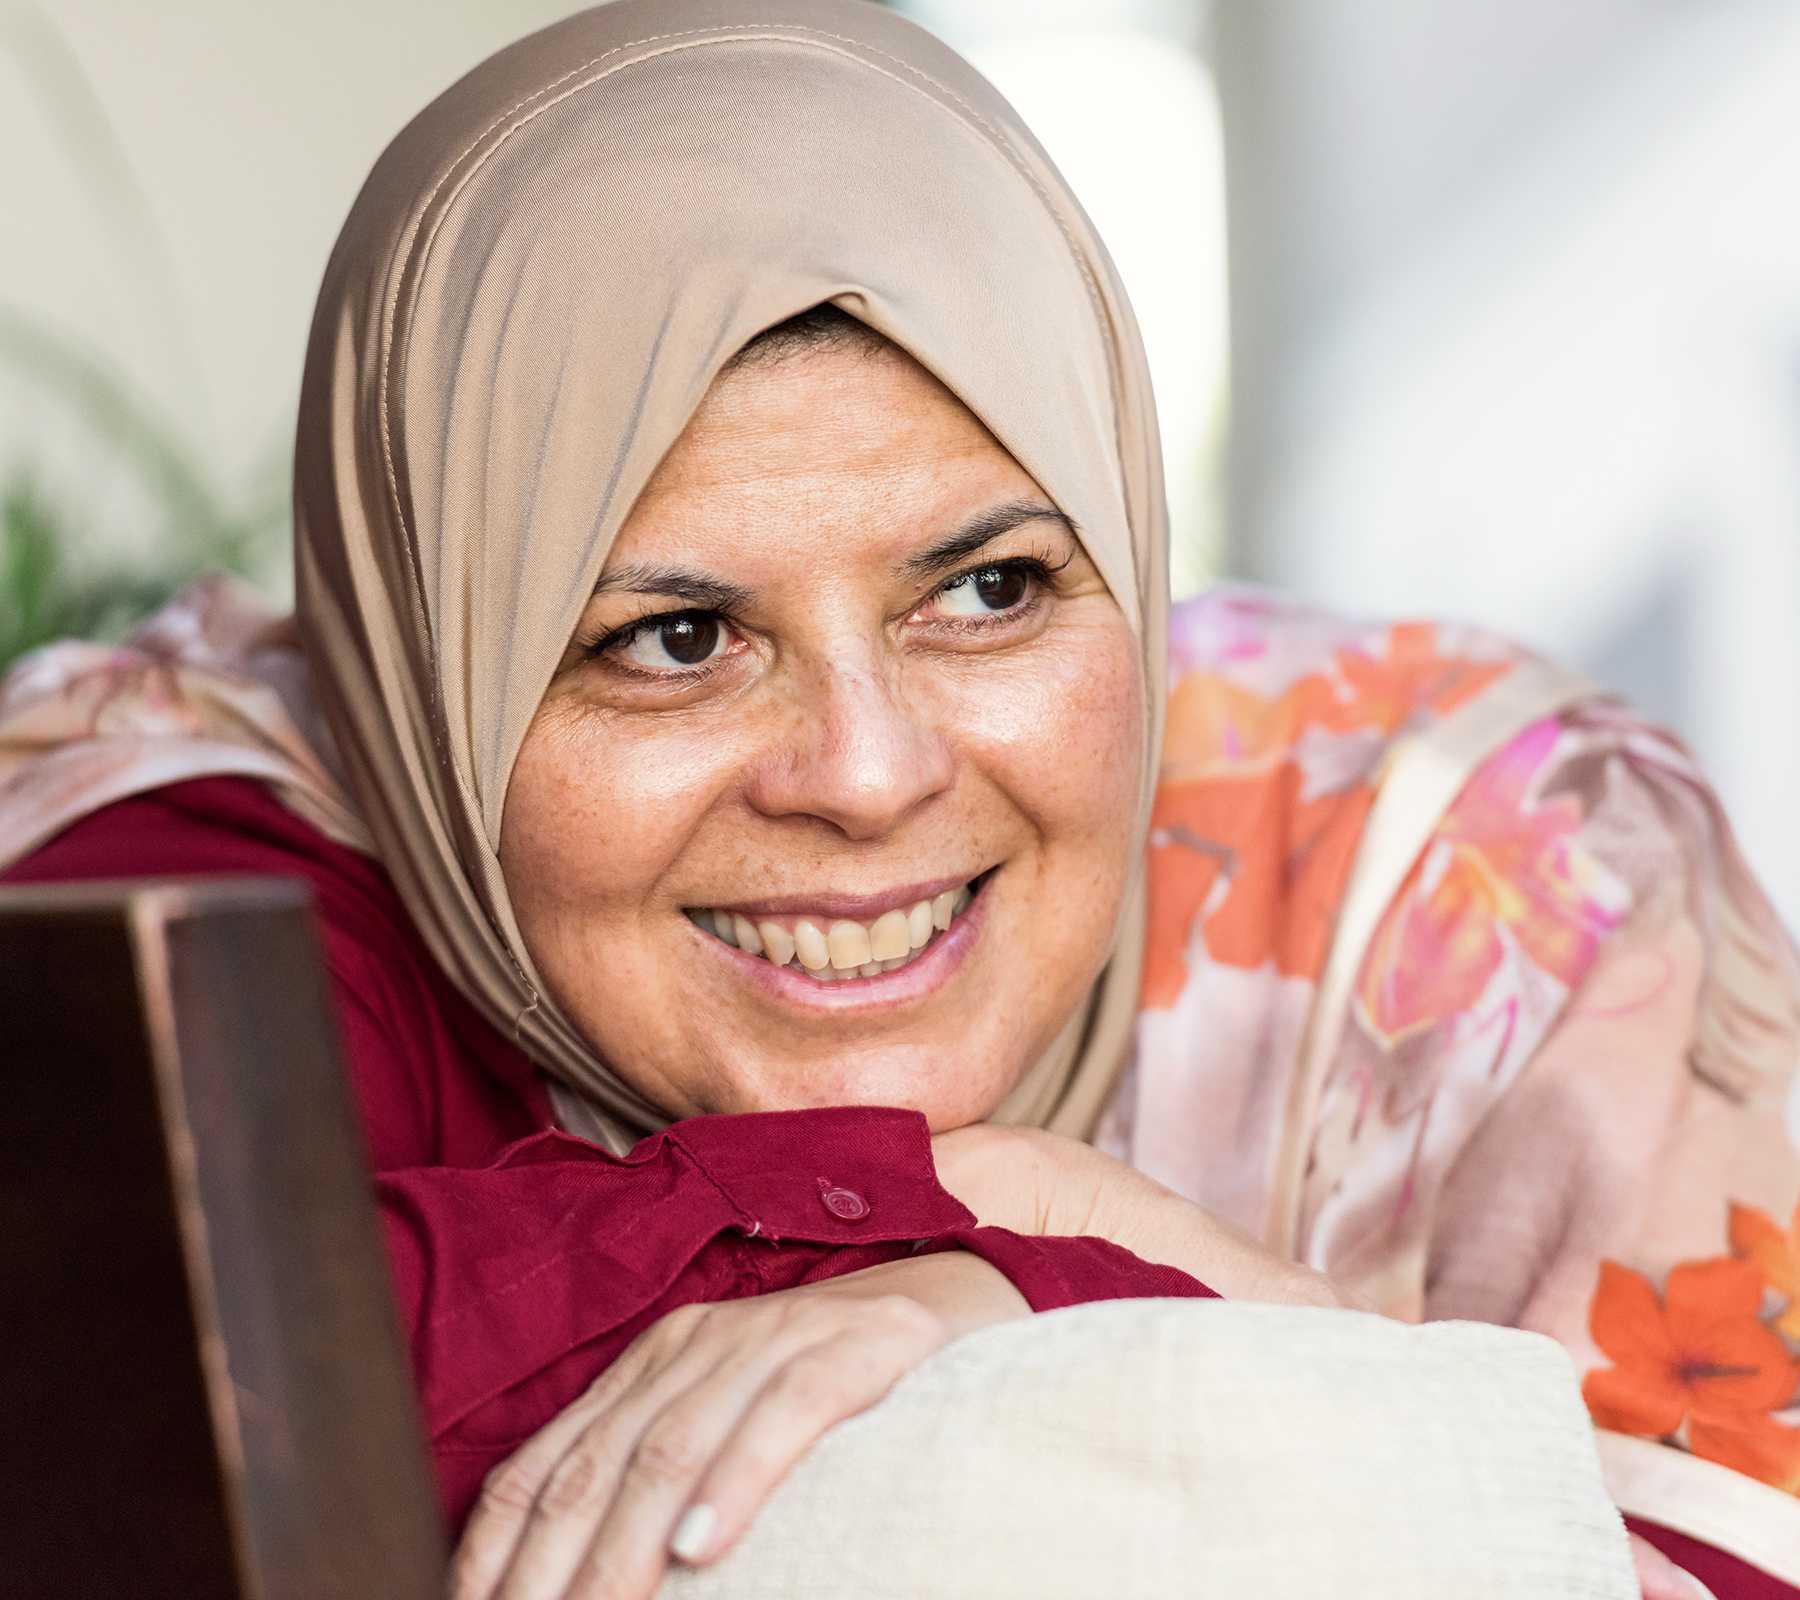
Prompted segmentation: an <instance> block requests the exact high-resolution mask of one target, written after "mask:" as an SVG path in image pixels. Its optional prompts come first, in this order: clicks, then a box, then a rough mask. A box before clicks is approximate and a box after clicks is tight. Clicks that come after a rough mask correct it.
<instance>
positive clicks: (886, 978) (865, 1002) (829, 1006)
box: [694, 873, 994, 1011]
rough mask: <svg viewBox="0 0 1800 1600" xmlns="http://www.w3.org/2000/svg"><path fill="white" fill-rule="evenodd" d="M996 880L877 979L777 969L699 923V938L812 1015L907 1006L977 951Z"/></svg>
mask: <svg viewBox="0 0 1800 1600" xmlns="http://www.w3.org/2000/svg"><path fill="white" fill-rule="evenodd" d="M993 876H994V874H992V873H990V874H989V875H988V878H987V879H985V880H983V881H982V884H981V892H979V893H977V894H976V895H975V896H974V898H973V899H972V900H971V901H970V902H969V904H968V906H967V908H966V909H965V910H963V911H961V912H960V913H959V914H957V915H956V916H954V917H953V918H952V919H951V920H950V925H949V927H948V928H946V929H944V930H942V931H940V932H936V933H935V934H934V935H933V937H932V939H931V940H930V942H929V943H928V944H926V945H925V946H924V947H923V948H922V949H920V950H917V951H914V952H913V953H912V954H911V956H910V957H909V958H908V959H907V960H906V961H905V963H904V964H903V965H896V966H895V967H894V968H893V969H892V970H891V971H886V972H879V973H875V974H874V975H872V976H867V977H864V976H857V977H843V978H835V979H821V978H819V977H816V976H814V975H813V974H812V973H810V972H809V971H808V970H807V969H806V968H805V967H804V966H802V965H800V964H799V963H798V961H795V962H792V963H789V964H786V965H779V966H778V965H776V964H775V963H774V962H772V961H770V960H768V959H767V958H766V957H765V956H761V955H751V954H749V953H747V952H746V951H743V950H739V949H737V948H735V947H733V946H732V945H729V944H726V943H725V941H724V940H722V939H720V938H718V937H717V936H716V935H714V934H711V933H708V932H706V931H704V930H703V929H701V928H700V927H699V926H697V925H696V926H695V927H694V936H695V937H696V938H697V939H699V940H700V941H701V942H702V943H704V944H705V945H706V946H707V947H708V948H709V949H710V950H712V951H713V952H714V953H715V955H716V956H717V958H718V959H720V960H723V961H725V962H727V963H728V964H729V966H730V968H731V969H732V970H733V971H735V972H736V973H738V974H739V975H740V976H741V977H743V978H744V979H745V980H746V981H747V982H749V983H752V984H755V985H756V986H757V987H758V988H759V989H760V990H761V991H762V992H763V993H764V994H766V995H768V996H770V997H771V998H774V999H777V1000H780V1001H784V1002H786V1003H788V1004H790V1005H799V1006H801V1007H804V1008H805V1009H807V1010H811V1011H847V1010H860V1009H863V1008H866V1007H871V1006H900V1005H905V1004H907V1003H908V1002H910V1001H914V1000H917V999H920V998H922V997H923V996H925V995H928V994H930V993H932V992H933V991H934V990H936V989H938V988H941V987H942V986H943V985H944V984H945V983H947V982H948V981H949V980H950V977H951V975H952V974H953V973H955V971H956V970H957V968H958V967H960V966H961V965H962V963H963V961H964V959H965V958H966V957H967V955H968V953H969V951H970V950H971V949H973V948H974V945H975V941H976V940H977V938H979V936H980V933H981V928H982V925H983V923H984V922H985V921H986V912H987V900H988V896H989V895H990V894H991V893H992V892H993V885H992V882H991V879H992V877H993Z"/></svg>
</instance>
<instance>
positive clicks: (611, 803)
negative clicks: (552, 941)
mask: <svg viewBox="0 0 1800 1600" xmlns="http://www.w3.org/2000/svg"><path fill="white" fill-rule="evenodd" d="M571 699H572V697H571ZM722 754H723V752H722V750H721V747H720V743H719V741H718V740H716V739H713V740H706V739H702V738H697V737H695V736H693V735H692V734H689V733H687V732H685V731H684V730H681V729H678V728H677V727H675V726H674V725H673V724H672V723H665V724H662V725H661V726H658V725H656V724H655V723H653V722H651V721H649V720H648V719H644V720H643V721H638V720H636V719H625V718H621V717H615V716H608V715H605V714H603V713H600V712H597V711H595V710H594V709H592V708H590V707H585V706H582V705H581V704H580V703H579V702H574V703H570V701H562V702H558V701H555V700H552V701H548V702H546V704H545V705H544V706H543V707H541V708H540V709H539V712H538V715H537V717H536V718H535V719H534V720H533V722H532V725H531V728H530V730H529V731H528V732H527V734H526V737H525V741H524V744H523V745H522V746H521V748H520V751H519V757H518V760H517V761H516V762H515V764H514V767H513V776H512V783H511V786H510V788H509V789H508V791H507V799H506V811H505V818H504V825H503V828H502V832H501V863H502V867H503V869H504V870H505V873H506V877H507V884H508V888H509V891H510V892H511V894H512V897H513V901H514V904H515V906H516V907H518V906H520V902H521V901H522V900H523V901H526V902H532V903H536V904H538V905H541V906H546V907H549V906H554V907H557V908H559V909H561V910H563V911H565V912H572V913H575V914H577V915H580V916H581V917H582V918H583V919H584V921H588V922H589V923H590V926H589V927H588V929H587V931H588V932H590V933H591V932H593V931H597V930H596V929H595V928H594V927H593V926H592V925H591V919H595V918H598V919H600V921H601V922H603V923H604V924H606V925H608V926H609V927H615V926H616V925H617V924H618V923H620V922H622V921H624V920H625V919H626V918H628V917H630V916H633V915H634V914H635V913H636V911H637V910H638V909H639V908H641V907H642V906H643V905H644V903H645V901H646V900H647V899H648V898H649V897H650V895H651V894H652V893H653V891H654V889H655V886H656V885H657V883H658V882H659V880H660V879H661V878H662V877H663V875H664V873H665V872H666V871H667V869H668V868H669V866H670V865H671V864H672V863H673V862H675V861H676V860H677V859H678V858H679V857H680V854H681V850H682V847H683V844H684V842H685V841H686V839H687V838H688V837H689V836H690V834H691V833H692V831H693V828H694V826H695V823H696V822H697V820H698V818H699V816H700V815H701V814H702V813H703V811H704V808H705V804H706V796H707V795H708V794H709V793H710V792H711V791H712V789H713V788H714V787H715V786H716V779H717V774H716V771H715V770H714V768H715V767H716V766H717V764H718V763H719V762H720V760H721V756H722ZM521 914H522V915H523V910H522V908H521Z"/></svg>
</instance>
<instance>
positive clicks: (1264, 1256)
mask: <svg viewBox="0 0 1800 1600" xmlns="http://www.w3.org/2000/svg"><path fill="white" fill-rule="evenodd" d="M931 1149H932V1156H933V1158H934V1159H935V1160H936V1162H937V1171H938V1181H939V1182H940V1183H941V1184H942V1185H943V1186H944V1188H946V1189H947V1190H949V1192H950V1193H951V1194H953V1195H955V1196H956V1198H957V1199H958V1200H960V1201H962V1203H963V1204H964V1205H966V1206H967V1207H968V1208H969V1209H970V1210H971V1211H973V1212H974V1213H975V1216H976V1218H977V1220H979V1221H980V1222H982V1223H984V1224H988V1225H991V1226H994V1227H1000V1228H1008V1229H1011V1230H1012V1231H1013V1232H1014V1233H1027V1234H1035V1235H1040V1236H1045V1235H1048V1236H1060V1235H1068V1234H1074V1235H1085V1236H1087V1237H1090V1238H1099V1239H1108V1240H1111V1241H1112V1243H1114V1244H1116V1245H1120V1246H1122V1247H1123V1248H1125V1249H1127V1250H1129V1251H1131V1253H1132V1254H1133V1255H1136V1256H1139V1257H1141V1258H1142V1259H1144V1260H1145V1261H1155V1262H1159V1263H1161V1264H1162V1265H1164V1266H1170V1267H1178V1268H1180V1269H1181V1270H1182V1271H1183V1272H1186V1273H1188V1274H1190V1275H1191V1276H1193V1277H1196V1278H1198V1279H1199V1280H1200V1281H1201V1282H1202V1283H1204V1284H1206V1285H1207V1286H1208V1287H1209V1288H1212V1289H1215V1290H1217V1291H1218V1293H1219V1294H1221V1295H1223V1296H1224V1297H1225V1298H1226V1299H1227V1300H1260V1301H1269V1302H1274V1303H1277V1304H1282V1305H1308V1306H1327V1307H1331V1308H1334V1309H1343V1310H1352V1311H1372V1310H1374V1309H1375V1308H1374V1307H1373V1306H1372V1305H1371V1304H1370V1303H1369V1302H1368V1301H1367V1300H1365V1299H1364V1298H1363V1297H1362V1296H1360V1295H1358V1294H1357V1293H1356V1292H1355V1291H1354V1290H1350V1289H1346V1288H1342V1287H1340V1286H1338V1285H1336V1284H1334V1283H1332V1282H1331V1280H1330V1279H1329V1278H1327V1277H1325V1276H1324V1275H1323V1274H1322V1273H1318V1272H1314V1271H1313V1270H1312V1269H1311V1268H1310V1267H1304V1266H1301V1265H1300V1264H1299V1263H1298V1262H1295V1261H1289V1260H1287V1259H1285V1258H1284V1257H1282V1256H1278V1255H1276V1254H1274V1253H1273V1252H1272V1251H1270V1250H1267V1249H1265V1248H1264V1247H1263V1246H1262V1245H1261V1244H1260V1243H1258V1242H1257V1241H1256V1240H1255V1239H1253V1238H1252V1237H1251V1236H1250V1235H1249V1234H1247V1233H1245V1232H1244V1231H1243V1230H1242V1229H1241V1228H1238V1227H1235V1226H1233V1225H1232V1224H1231V1223H1229V1222H1225V1221H1222V1220H1221V1219H1220V1218H1218V1217H1215V1216H1213V1215H1212V1214H1211V1213H1210V1212H1208V1211H1205V1210H1203V1209H1201V1207H1199V1206H1197V1205H1195V1204H1193V1203H1192V1202H1191V1201H1188V1200H1184V1199H1182V1197H1181V1196H1180V1195H1178V1194H1176V1193H1174V1192H1173V1191H1172V1190H1169V1189H1165V1188H1164V1187H1163V1186H1162V1185H1161V1184H1160V1183H1158V1182H1156V1181H1155V1180H1154V1179H1153V1178H1147V1177H1145V1176H1144V1174H1143V1173H1141V1172H1139V1171H1137V1170H1136V1168H1134V1167H1129V1166H1127V1165H1126V1164H1125V1163H1124V1162H1122V1161H1116V1160H1114V1159H1113V1157H1111V1156H1109V1155H1106V1154H1104V1153H1103V1152H1101V1151H1099V1150H1096V1149H1094V1148H1093V1147H1092V1146H1090V1145H1085V1144H1083V1143H1081V1141H1080V1140H1078V1139H1066V1138H1062V1137H1060V1136H1059V1135H1057V1134H1053V1133H1043V1132H1041V1131H1039V1130H1037V1129H1035V1128H1009V1127H996V1126H994V1125H992V1124H988V1123H977V1124H974V1125H973V1126H971V1127H967V1128H957V1129H955V1130H953V1131H951V1132H949V1133H940V1134H938V1135H937V1136H936V1137H934V1138H933V1139H932V1141H931Z"/></svg>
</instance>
